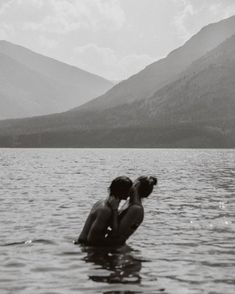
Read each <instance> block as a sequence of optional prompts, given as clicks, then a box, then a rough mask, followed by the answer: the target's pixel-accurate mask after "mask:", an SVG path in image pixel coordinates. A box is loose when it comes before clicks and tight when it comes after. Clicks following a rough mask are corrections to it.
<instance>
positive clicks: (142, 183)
mask: <svg viewBox="0 0 235 294" xmlns="http://www.w3.org/2000/svg"><path fill="white" fill-rule="evenodd" d="M135 184H137V187H138V192H139V195H140V197H141V198H147V197H148V196H149V195H150V194H151V193H152V191H153V187H154V186H155V185H157V178H155V177H152V176H151V177H146V176H141V177H139V178H137V179H136V180H135V183H134V185H135Z"/></svg>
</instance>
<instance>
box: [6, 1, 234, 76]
mask: <svg viewBox="0 0 235 294" xmlns="http://www.w3.org/2000/svg"><path fill="white" fill-rule="evenodd" d="M234 14H235V0H0V40H1V39H2V40H7V41H9V42H12V43H15V44H19V45H22V46H24V47H27V48H29V49H31V50H33V51H36V52H38V53H41V54H44V55H46V56H50V57H53V58H55V59H58V60H60V61H63V62H66V63H69V64H72V65H75V66H77V67H79V68H82V69H85V70H87V71H89V72H92V73H95V74H98V75H100V76H103V77H105V78H107V79H109V80H113V81H119V80H123V79H126V78H128V77H129V76H131V75H133V74H135V73H137V72H138V71H140V70H142V69H143V68H144V67H145V66H147V65H148V64H150V63H152V62H154V61H157V60H158V59H160V58H162V57H165V56H166V55H167V54H168V53H169V52H170V51H172V50H173V49H175V48H177V47H179V46H181V45H182V44H183V43H184V42H185V41H186V40H187V39H189V38H190V37H191V36H192V35H193V34H195V33H197V32H198V31H199V30H200V29H201V28H202V27H203V26H205V25H207V24H209V23H212V22H217V21H219V20H221V19H223V18H227V17H229V16H231V15H234Z"/></svg>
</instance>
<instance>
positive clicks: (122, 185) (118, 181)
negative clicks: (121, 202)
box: [109, 176, 133, 197]
mask: <svg viewBox="0 0 235 294" xmlns="http://www.w3.org/2000/svg"><path fill="white" fill-rule="evenodd" d="M132 184H133V183H132V180H131V179H129V178H128V177H126V176H121V177H117V178H115V179H114V180H113V181H112V183H111V185H110V187H109V193H110V195H114V196H117V197H119V196H121V195H124V194H126V193H127V192H128V191H129V190H130V188H131V187H132Z"/></svg>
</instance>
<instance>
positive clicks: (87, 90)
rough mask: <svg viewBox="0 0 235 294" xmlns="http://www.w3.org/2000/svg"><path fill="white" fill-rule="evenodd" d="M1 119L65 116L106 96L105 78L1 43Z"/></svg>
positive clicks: (109, 86) (109, 84) (107, 83)
mask: <svg viewBox="0 0 235 294" xmlns="http://www.w3.org/2000/svg"><path fill="white" fill-rule="evenodd" d="M0 64H1V66H0V119H4V118H18V117H26V116H35V115H44V114H49V113H55V112H63V111H66V110H68V109H71V108H73V107H75V106H78V105H81V104H83V103H85V102H87V101H89V100H90V99H92V98H94V97H96V96H98V95H100V94H103V93H104V92H105V91H107V90H109V89H110V88H111V87H112V86H113V84H112V83H111V82H109V81H107V80H105V79H104V78H101V77H99V76H96V75H94V74H91V73H88V72H86V71H83V70H81V69H78V68H76V67H73V66H70V65H67V64H65V63H62V62H59V61H56V60H55V59H52V58H48V57H45V56H42V55H40V54H37V53H35V52H33V51H30V50H28V49H26V48H24V47H21V46H18V45H14V44H11V43H9V42H6V41H0Z"/></svg>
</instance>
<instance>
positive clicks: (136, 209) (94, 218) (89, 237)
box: [75, 176, 157, 246]
mask: <svg viewBox="0 0 235 294" xmlns="http://www.w3.org/2000/svg"><path fill="white" fill-rule="evenodd" d="M156 184H157V179H156V178H155V177H145V176H141V177H139V178H137V179H136V180H135V181H134V183H133V182H132V181H131V180H130V179H129V178H128V177H125V176H123V177H117V178H116V179H114V180H113V181H112V183H111V185H110V187H109V195H108V197H107V199H105V200H100V201H98V202H96V203H95V204H94V206H93V207H92V209H91V212H90V214H89V216H88V218H87V220H86V222H85V225H84V227H83V230H82V232H81V234H80V236H79V238H78V240H77V241H76V242H75V243H79V244H83V245H87V246H121V245H123V244H125V242H126V240H127V239H128V238H129V237H130V236H131V235H132V234H133V233H134V232H135V230H136V229H137V228H138V227H139V225H140V224H141V223H142V221H143V219H144V208H143V205H142V199H143V198H146V197H148V196H149V195H150V194H151V193H152V191H153V187H154V186H155V185H156ZM121 200H126V203H125V204H124V205H123V207H122V208H121V209H118V207H119V204H120V202H121Z"/></svg>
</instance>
